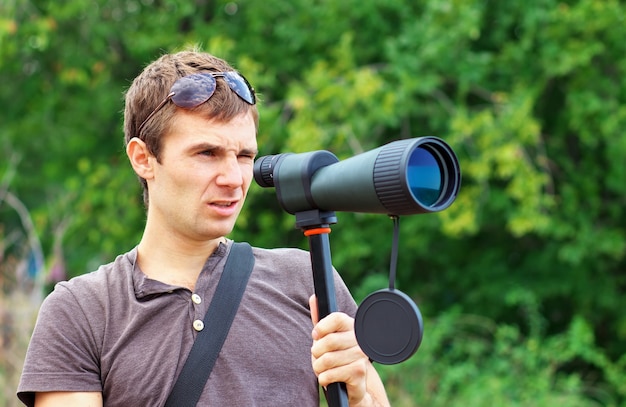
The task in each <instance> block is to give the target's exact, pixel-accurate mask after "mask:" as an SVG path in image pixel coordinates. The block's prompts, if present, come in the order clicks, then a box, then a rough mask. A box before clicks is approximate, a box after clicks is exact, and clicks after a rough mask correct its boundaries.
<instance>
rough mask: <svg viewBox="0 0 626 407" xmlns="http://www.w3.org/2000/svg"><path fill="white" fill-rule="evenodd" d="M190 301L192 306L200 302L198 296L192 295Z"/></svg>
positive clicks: (200, 299)
mask: <svg viewBox="0 0 626 407" xmlns="http://www.w3.org/2000/svg"><path fill="white" fill-rule="evenodd" d="M191 301H193V302H194V304H200V303H201V302H202V298H200V296H199V295H198V294H192V295H191Z"/></svg>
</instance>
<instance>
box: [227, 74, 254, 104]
mask: <svg viewBox="0 0 626 407" xmlns="http://www.w3.org/2000/svg"><path fill="white" fill-rule="evenodd" d="M223 75H224V80H225V81H226V83H228V86H229V87H230V88H231V89H232V90H233V91H234V92H235V93H236V94H237V95H239V97H240V98H242V99H243V100H245V101H246V102H248V103H249V104H251V105H253V104H255V103H256V97H255V96H254V91H253V90H252V87H251V86H250V84H249V83H248V81H247V80H246V78H244V77H243V76H241V75H240V74H239V73H237V72H233V71H228V72H223Z"/></svg>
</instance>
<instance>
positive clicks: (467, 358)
mask: <svg viewBox="0 0 626 407" xmlns="http://www.w3.org/2000/svg"><path fill="white" fill-rule="evenodd" d="M534 317H537V315H535V316H534ZM425 326H426V328H425V330H426V336H425V339H424V342H423V344H422V346H421V347H420V349H419V350H418V352H417V353H416V354H415V355H414V356H413V357H412V358H411V359H409V360H408V361H407V362H405V364H403V365H396V366H382V367H380V368H379V371H380V372H381V374H382V375H383V378H384V380H385V382H386V383H387V386H388V388H389V390H390V392H391V394H392V398H393V399H392V405H394V406H413V405H419V406H433V407H437V406H446V407H449V406H450V407H454V406H487V405H498V406H510V407H515V406H545V407H549V406H555V405H564V406H581V407H582V406H587V407H593V406H618V405H620V404H619V401H618V400H619V398H618V397H616V396H615V395H614V394H612V393H611V391H608V388H607V386H606V384H603V383H601V382H600V381H599V380H598V378H599V377H606V378H609V379H608V380H609V381H610V382H612V384H613V385H615V387H616V388H620V389H621V390H620V394H621V395H622V396H623V391H624V388H623V387H624V385H623V383H626V373H625V371H624V363H626V360H625V359H624V358H622V360H621V362H619V363H615V364H614V363H612V362H610V361H608V360H606V358H605V357H604V355H603V352H602V350H601V349H599V348H598V347H597V346H596V344H595V343H594V338H593V333H592V331H591V327H590V325H589V324H588V323H587V322H586V321H584V320H583V319H582V318H578V317H577V318H575V319H574V320H573V321H572V323H571V325H570V326H569V327H568V329H567V330H566V331H564V332H562V333H559V334H557V335H554V336H551V337H544V336H543V335H536V334H530V335H525V334H523V333H522V332H521V331H520V328H519V327H517V326H512V325H507V324H496V323H495V321H493V320H491V319H488V318H485V317H483V316H479V315H472V314H462V313H460V312H458V311H456V310H452V311H449V312H446V313H443V314H440V315H439V316H438V317H436V318H426V322H425ZM583 363H588V366H587V367H586V368H584V369H581V368H580V366H581V365H582V364H583ZM577 368H578V369H577Z"/></svg>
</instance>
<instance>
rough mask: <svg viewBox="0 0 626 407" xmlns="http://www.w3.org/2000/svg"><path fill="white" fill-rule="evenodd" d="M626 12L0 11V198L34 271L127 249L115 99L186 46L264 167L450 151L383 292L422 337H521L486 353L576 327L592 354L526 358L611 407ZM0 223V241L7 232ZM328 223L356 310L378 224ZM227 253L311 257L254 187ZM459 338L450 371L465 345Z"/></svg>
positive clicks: (132, 212)
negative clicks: (276, 250) (254, 141)
mask: <svg viewBox="0 0 626 407" xmlns="http://www.w3.org/2000/svg"><path fill="white" fill-rule="evenodd" d="M625 12H626V7H625V6H624V5H623V4H622V3H620V2H618V1H616V0H606V1H602V2H599V1H594V0H572V1H560V2H559V1H556V0H529V1H527V2H525V3H523V4H522V3H516V2H501V1H493V0H492V1H478V0H465V1H458V0H445V1H442V0H422V1H409V0H387V1H377V0H369V1H363V0H359V1H357V0H345V1H341V2H337V1H325V0H322V1H313V0H290V1H288V0H265V1H252V0H248V1H243V0H242V1H238V2H233V1H228V2H227V1H207V0H194V1H193V2H188V1H182V0H153V1H131V0H110V1H106V2H105V1H92V2H85V1H79V0H68V1H64V2H53V1H41V0H40V1H33V0H31V1H22V2H16V1H11V0H9V1H5V2H4V3H2V5H0V16H2V17H0V72H1V73H2V77H3V79H5V80H4V81H3V82H4V84H3V86H2V87H0V98H1V100H3V101H6V103H3V108H2V110H1V111H0V122H2V126H1V127H0V143H1V144H2V148H1V149H0V157H1V158H0V160H3V162H8V161H9V160H10V157H11V156H12V155H14V156H16V157H17V158H18V160H17V161H16V162H17V165H16V167H15V171H16V174H17V175H16V177H14V178H13V179H12V181H11V183H10V185H9V186H8V189H7V190H10V191H11V193H12V194H14V196H15V197H17V198H19V199H20V201H21V202H23V203H24V205H25V207H26V208H28V210H29V212H30V214H31V216H32V219H33V225H34V228H35V230H36V231H37V232H38V234H39V236H40V238H41V241H42V250H43V252H44V254H45V256H46V258H47V264H48V267H46V268H45V269H46V270H48V273H49V270H50V269H51V267H50V264H51V263H52V260H51V259H52V258H53V257H54V253H55V250H56V253H62V257H63V259H64V264H65V267H66V270H67V274H68V276H72V275H77V274H81V273H84V272H87V271H90V270H93V269H94V267H96V266H97V265H98V264H100V263H102V262H104V261H109V260H111V259H112V258H113V256H114V255H116V254H117V253H120V252H123V251H126V250H128V249H129V248H130V247H131V246H132V245H133V244H135V243H136V242H137V239H138V238H139V236H140V233H141V229H142V224H143V218H144V214H143V209H142V207H141V196H140V190H139V187H138V185H137V183H136V182H135V179H134V175H133V174H132V173H131V172H130V169H129V167H128V164H127V163H126V160H125V158H124V156H123V152H122V135H121V114H120V111H121V110H122V92H123V91H124V89H125V88H126V87H127V86H128V85H129V81H130V80H131V79H132V78H133V77H134V76H135V75H136V74H137V73H138V72H139V71H140V70H141V68H142V67H143V66H144V65H145V64H146V63H147V62H148V61H150V60H152V59H154V58H155V57H156V56H158V55H159V54H160V53H161V52H162V51H164V50H165V51H171V50H176V49H180V48H183V47H185V46H189V45H192V44H199V45H200V46H201V47H202V48H204V49H205V50H207V51H210V52H213V53H215V54H217V55H219V56H222V57H224V58H226V59H227V60H229V61H231V62H233V64H234V65H235V66H236V67H237V68H238V69H239V70H241V71H242V72H243V73H244V74H245V75H246V77H247V78H248V79H249V80H250V81H251V82H252V83H253V84H254V86H255V88H257V90H258V91H259V94H260V99H261V103H260V109H261V127H260V128H261V130H260V134H259V144H260V146H261V149H262V151H261V154H274V153H279V152H287V151H291V152H304V151H310V150H315V149H327V150H330V151H332V152H333V153H335V154H336V155H337V156H338V157H339V158H340V159H345V158H347V157H350V156H353V155H355V154H358V153H361V152H363V151H368V150H370V149H372V148H375V147H377V146H379V145H382V144H384V143H386V142H389V141H392V140H395V139H398V138H407V137H419V136H423V135H432V136H439V137H441V138H443V139H444V140H446V141H447V142H448V143H449V144H450V145H452V147H453V148H454V149H455V151H456V153H457V155H458V157H459V159H460V162H461V168H462V172H463V185H462V187H461V193H460V194H459V196H458V198H457V201H456V202H455V203H454V204H453V206H452V207H450V208H449V209H447V210H445V211H443V212H440V213H438V214H430V215H419V216H411V217H405V218H402V220H401V225H402V226H401V227H402V230H401V239H400V243H401V252H400V258H399V261H400V263H399V268H398V287H399V288H400V289H402V290H403V291H405V292H407V293H409V294H411V295H412V296H413V298H415V299H416V301H417V302H418V304H419V306H420V307H421V309H422V311H423V313H424V315H425V318H426V321H427V323H426V328H427V331H426V334H425V335H426V340H427V339H428V335H429V334H428V322H429V321H432V324H433V326H434V327H436V326H440V325H439V324H441V323H443V324H444V325H445V321H456V319H454V318H456V317H453V315H457V314H456V313H460V314H462V315H465V314H477V315H481V317H482V318H486V319H487V320H489V321H494V324H496V326H497V327H498V328H497V329H495V328H494V329H495V331H497V332H505V333H506V332H509V333H510V332H514V334H511V335H509V334H506V335H509V336H506V335H505V334H504V333H503V334H502V335H505V337H500V336H497V335H494V336H487V337H486V338H487V339H485V337H481V338H479V339H480V341H479V342H480V343H482V344H485V343H486V344H488V345H489V346H504V345H506V346H520V347H524V346H531V345H532V344H533V343H535V344H536V343H541V344H550V346H552V344H554V343H557V342H558V341H559V340H569V339H571V340H573V339H572V338H578V337H580V336H578V334H577V333H575V332H580V331H575V330H573V328H572V327H574V326H582V325H580V324H578V322H577V321H586V322H585V324H588V325H585V326H588V327H589V331H588V333H589V335H590V336H585V338H587V339H586V342H584V343H585V346H583V348H585V347H586V348H587V349H588V352H587V353H586V354H585V352H584V351H582V350H581V351H580V352H578V350H577V351H576V352H570V353H568V354H565V353H564V354H563V355H565V356H563V355H560V356H559V357H561V356H562V357H561V358H560V359H559V358H558V357H557V356H556V355H555V357H554V358H552V359H551V358H550V355H549V354H547V353H542V352H540V353H536V352H535V353H532V352H531V353H530V355H531V357H532V358H535V359H536V360H538V361H542V362H546V363H548V364H550V363H552V364H554V365H555V366H558V367H559V368H558V369H557V370H556V371H553V372H549V374H548V375H547V376H545V375H544V376H541V375H539V376H541V377H556V376H552V373H554V374H556V375H557V376H558V374H561V373H563V374H564V375H566V377H569V378H570V379H567V380H572V381H571V382H569V381H568V382H567V383H569V384H567V385H564V387H563V386H561V387H559V386H560V385H559V386H557V387H558V389H556V390H563V389H565V388H568V386H569V385H570V384H572V383H574V382H575V380H574V379H571V378H577V377H580V378H585V380H586V381H587V382H585V381H584V380H583V379H580V380H581V381H580V382H576V383H574V384H572V386H574V387H576V388H577V389H581V388H582V389H583V390H581V392H580V394H581V397H587V399H593V397H594V396H593V395H590V394H585V392H584V388H587V387H591V388H597V386H600V387H601V388H603V389H604V388H606V389H607V390H606V392H607V394H609V395H610V396H607V400H610V401H607V402H604V404H603V405H619V404H620V403H622V404H623V403H624V402H626V401H625V399H626V389H624V388H623V385H620V383H623V382H626V380H624V377H623V374H622V376H620V374H619V373H618V372H619V371H620V370H619V367H620V366H622V367H623V365H624V363H626V362H625V361H624V357H623V356H622V355H623V354H625V353H626V345H625V344H626V317H625V316H624V314H623V312H622V311H621V310H622V309H624V307H625V306H626V296H624V292H625V290H626V283H625V280H624V277H623V273H622V271H623V269H624V266H625V253H626V236H625V232H624V230H623V226H622V225H624V224H626V219H624V211H623V210H622V208H623V206H624V196H626V193H625V192H626V191H625V189H626V169H625V168H624V165H623V164H622V161H623V160H622V158H621V157H623V156H624V153H625V152H626V137H625V136H624V134H623V131H622V129H623V128H624V127H625V126H624V125H625V124H626V123H625V121H626V107H625V106H626V103H625V101H626V83H625V81H626V79H624V78H626V75H625V72H624V71H625V70H626V65H625V64H624V57H623V55H626V52H625V51H626V49H625V48H626V44H625V43H624V41H623V38H624V37H625V36H626V35H625V34H626V25H624V23H623V22H624V16H625ZM2 168H3V171H6V168H8V167H6V166H2ZM1 213H2V219H1V220H0V225H2V226H3V227H4V230H5V235H6V233H7V232H6V231H7V230H12V228H15V227H16V225H18V224H19V219H17V218H16V216H17V215H16V213H14V212H13V211H10V210H3V211H2V212H1ZM338 217H339V223H338V224H337V225H336V226H334V227H333V230H334V231H333V234H332V235H331V243H332V248H333V260H334V264H335V266H336V267H337V268H338V270H340V272H341V273H342V275H343V276H344V278H345V279H346V281H347V282H348V284H349V286H350V287H351V288H352V289H353V290H354V291H355V293H356V294H357V297H358V298H359V299H361V298H363V296H364V295H366V294H367V293H369V292H371V291H372V290H375V289H378V288H382V287H384V286H385V284H386V278H387V277H386V275H387V270H388V261H389V259H388V257H389V254H388V253H389V251H390V245H391V229H392V228H391V222H390V221H389V220H388V219H387V218H386V217H385V216H378V215H369V214H351V213H341V214H338ZM55 237H56V238H55ZM232 237H234V238H237V239H242V240H248V241H250V242H252V243H254V244H257V245H261V246H267V247H271V246H279V245H280V246H282V245H290V246H301V247H306V241H305V240H304V238H303V237H302V236H301V234H300V233H299V232H298V231H297V230H295V228H294V219H293V218H292V217H291V215H288V214H285V213H283V212H282V211H281V210H280V208H279V207H278V205H277V203H276V199H275V197H274V196H273V194H272V193H271V192H270V191H264V190H261V189H259V188H257V187H254V186H253V188H252V190H251V193H250V196H249V198H248V202H247V204H246V210H245V211H244V215H243V216H242V218H241V220H240V223H239V227H238V228H237V230H236V231H235V232H234V233H233V236H232ZM55 241H56V242H57V245H55ZM59 242H60V243H59ZM55 247H56V249H55ZM59 247H60V249H59ZM529 315H534V317H532V318H530V317H529ZM447 318H448V319H447ZM449 318H452V319H449ZM459 318H462V317H459ZM529 320H532V321H533V323H532V324H530V323H528V321H529ZM439 321H444V322H439ZM509 327H511V328H510V329H511V331H509V330H508V329H509ZM433 329H437V328H433ZM495 331H494V332H495ZM473 339H475V338H473ZM433 340H434V339H433ZM446 340H447V339H445V338H444V339H442V341H444V342H445V341H446ZM442 343H443V342H442ZM453 343H454V346H455V348H456V347H458V349H460V350H459V352H460V353H461V354H462V353H463V351H470V350H471V346H473V344H476V343H477V342H474V341H469V342H468V343H467V344H464V343H462V342H458V341H454V342H453ZM503 344H504V345H503ZM550 346H548V347H550ZM566 348H567V347H566ZM429 349H432V348H429ZM442 349H445V346H444V348H442ZM550 349H553V348H550ZM568 349H569V348H568ZM577 349H578V348H577ZM420 352H422V351H421V350H420ZM420 352H418V354H417V355H416V356H414V358H421V357H422V356H421V354H420ZM577 352H578V353H577ZM583 354H585V355H587V356H589V355H595V356H593V357H592V356H589V357H587V356H584V357H583V356H581V355H583ZM463 357H465V356H463ZM501 357H505V356H504V355H501ZM568 358H569V359H568ZM600 360H601V361H602V362H599V361H600ZM496 362H497V361H496V360H493V364H487V368H488V369H490V371H498V370H497V369H496V366H495V364H496ZM433 363H435V362H433ZM441 363H442V364H441V366H440V368H441V369H442V370H440V371H442V372H443V371H451V372H452V371H454V369H453V367H454V364H455V363H459V360H458V359H453V358H448V359H447V358H445V357H443V358H442V362H441ZM511 363H513V359H511ZM529 363H530V362H529ZM464 366H467V365H464ZM528 366H530V365H528ZM528 366H527V367H528ZM537 366H539V365H537ZM398 369H403V366H402V365H401V366H398ZM407 369H408V367H407ZM530 371H533V370H532V369H531V370H530ZM622 371H623V370H622ZM499 372H501V371H499ZM533 372H534V371H533ZM544 373H545V372H544ZM529 374H530V373H529ZM559 377H560V376H559ZM442 380H443V379H442ZM559 380H560V379H559ZM511 383H514V381H513V382H511ZM531 384H532V383H531ZM531 384H528V385H529V386H530V385H531ZM535 384H536V382H535ZM436 387H437V388H439V389H441V387H440V386H436ZM545 390H546V391H547V392H549V391H551V390H555V389H545ZM422 391H424V389H421V390H420V392H422ZM494 391H495V390H494ZM502 392H503V393H502V394H505V393H506V390H502ZM399 393H402V392H399ZM450 394H452V395H453V396H454V395H457V396H458V397H465V396H466V395H467V394H466V393H463V392H459V393H454V392H452V393H450ZM417 397H418V396H417V395H415V396H414V398H415V399H416V400H422V401H424V399H418V398H417ZM442 397H443V396H442ZM546 397H548V398H547V399H548V400H553V399H552V398H550V397H551V396H549V395H548V396H546ZM445 400H448V401H449V400H450V399H445ZM430 401H432V400H430Z"/></svg>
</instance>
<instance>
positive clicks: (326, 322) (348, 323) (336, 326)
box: [313, 312, 354, 339]
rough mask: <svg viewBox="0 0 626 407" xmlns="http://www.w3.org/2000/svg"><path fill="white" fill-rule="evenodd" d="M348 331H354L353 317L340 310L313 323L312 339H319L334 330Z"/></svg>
mask: <svg viewBox="0 0 626 407" xmlns="http://www.w3.org/2000/svg"><path fill="white" fill-rule="evenodd" d="M349 331H354V319H352V318H350V317H349V316H348V315H346V314H344V313H342V312H333V313H332V314H330V315H328V316H326V317H324V318H322V320H321V321H319V322H318V323H317V324H315V327H314V328H313V339H321V338H323V337H325V336H326V335H328V334H331V333H334V332H349Z"/></svg>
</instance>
